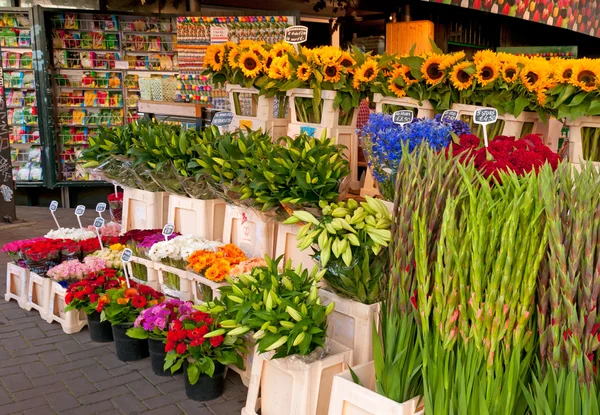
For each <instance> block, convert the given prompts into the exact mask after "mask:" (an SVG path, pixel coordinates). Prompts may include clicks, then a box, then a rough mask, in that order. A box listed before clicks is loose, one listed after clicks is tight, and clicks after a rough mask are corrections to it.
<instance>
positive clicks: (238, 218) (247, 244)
mask: <svg viewBox="0 0 600 415" xmlns="http://www.w3.org/2000/svg"><path fill="white" fill-rule="evenodd" d="M276 227H277V224H276V223H275V222H274V221H266V220H265V218H264V217H263V216H262V215H260V214H258V213H256V212H255V211H254V210H252V209H250V208H242V207H237V206H233V205H227V208H226V209H225V224H224V226H223V243H226V244H230V243H231V244H234V245H237V246H238V247H239V248H240V249H241V250H242V251H244V253H245V254H246V256H247V257H248V258H256V257H259V258H263V257H264V256H265V255H269V256H270V257H272V256H273V254H274V250H275V232H276Z"/></svg>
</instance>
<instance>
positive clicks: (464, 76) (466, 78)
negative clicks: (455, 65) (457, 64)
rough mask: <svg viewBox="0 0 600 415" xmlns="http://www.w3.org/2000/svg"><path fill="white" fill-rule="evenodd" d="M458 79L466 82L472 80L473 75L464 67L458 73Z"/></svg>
mask: <svg viewBox="0 0 600 415" xmlns="http://www.w3.org/2000/svg"><path fill="white" fill-rule="evenodd" d="M456 79H458V80H459V81H460V82H462V83H463V84H464V83H466V82H469V81H470V80H471V76H470V75H469V74H468V73H466V72H465V71H463V70H462V69H460V70H459V71H458V72H457V73H456Z"/></svg>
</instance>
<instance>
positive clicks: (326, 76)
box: [323, 63, 342, 83]
mask: <svg viewBox="0 0 600 415" xmlns="http://www.w3.org/2000/svg"><path fill="white" fill-rule="evenodd" d="M341 70H342V67H341V66H340V65H339V64H337V63H329V64H327V65H325V66H324V67H323V80H324V81H326V82H333V83H336V82H338V81H339V80H340V75H341Z"/></svg>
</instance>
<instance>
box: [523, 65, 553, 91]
mask: <svg viewBox="0 0 600 415" xmlns="http://www.w3.org/2000/svg"><path fill="white" fill-rule="evenodd" d="M547 75H548V73H547V71H546V69H545V68H544V66H543V65H540V63H539V62H536V61H530V62H529V63H528V64H526V65H525V66H524V67H523V68H522V69H521V74H520V77H521V83H522V84H523V86H524V87H525V88H526V89H527V90H528V91H529V92H533V91H537V90H539V89H540V88H541V87H543V86H544V85H545V83H546V81H547Z"/></svg>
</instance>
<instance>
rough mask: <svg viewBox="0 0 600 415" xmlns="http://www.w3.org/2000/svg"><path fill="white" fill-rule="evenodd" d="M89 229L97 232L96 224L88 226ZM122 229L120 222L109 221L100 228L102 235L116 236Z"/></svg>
mask: <svg viewBox="0 0 600 415" xmlns="http://www.w3.org/2000/svg"><path fill="white" fill-rule="evenodd" d="M88 229H89V230H90V231H94V232H96V228H94V225H90V226H88ZM121 230H122V228H121V224H120V223H117V222H108V223H107V224H106V225H104V226H103V227H102V228H100V235H101V236H102V237H115V236H119V235H120V234H121Z"/></svg>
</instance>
